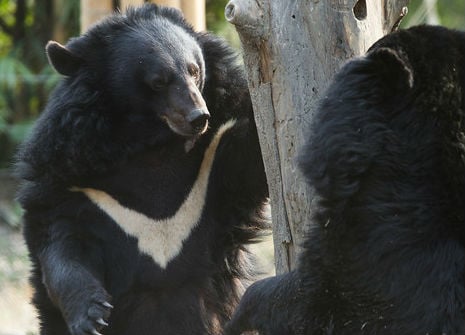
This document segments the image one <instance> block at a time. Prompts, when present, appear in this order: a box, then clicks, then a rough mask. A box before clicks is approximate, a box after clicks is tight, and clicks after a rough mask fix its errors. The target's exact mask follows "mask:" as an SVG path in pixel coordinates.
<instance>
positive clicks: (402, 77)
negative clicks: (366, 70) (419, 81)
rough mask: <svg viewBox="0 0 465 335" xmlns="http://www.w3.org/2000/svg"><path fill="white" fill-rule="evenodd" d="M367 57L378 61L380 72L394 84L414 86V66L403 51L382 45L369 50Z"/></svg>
mask: <svg viewBox="0 0 465 335" xmlns="http://www.w3.org/2000/svg"><path fill="white" fill-rule="evenodd" d="M367 57H368V58H369V59H372V60H374V61H375V62H377V63H378V70H379V72H381V73H383V74H384V75H385V79H387V80H388V81H389V82H391V83H392V84H395V85H396V86H398V85H401V86H407V87H408V88H412V87H413V82H414V75H413V68H412V66H411V65H410V62H409V60H408V58H407V55H406V54H405V53H403V52H402V51H399V50H394V49H392V48H387V47H380V48H377V49H374V50H372V51H369V52H368V54H367Z"/></svg>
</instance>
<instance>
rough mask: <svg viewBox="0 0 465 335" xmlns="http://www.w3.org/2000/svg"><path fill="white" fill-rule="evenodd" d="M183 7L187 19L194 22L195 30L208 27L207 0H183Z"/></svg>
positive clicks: (191, 22)
mask: <svg viewBox="0 0 465 335" xmlns="http://www.w3.org/2000/svg"><path fill="white" fill-rule="evenodd" d="M181 8H182V11H183V13H184V16H185V17H186V20H187V21H188V22H189V23H190V24H192V26H193V27H194V29H195V30H197V31H203V30H205V29H206V20H205V0H183V1H182V3H181Z"/></svg>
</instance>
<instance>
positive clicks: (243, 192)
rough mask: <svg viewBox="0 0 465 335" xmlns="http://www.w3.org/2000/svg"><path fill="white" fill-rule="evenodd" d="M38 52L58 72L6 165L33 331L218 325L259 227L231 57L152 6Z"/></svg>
mask: <svg viewBox="0 0 465 335" xmlns="http://www.w3.org/2000/svg"><path fill="white" fill-rule="evenodd" d="M46 49H47V53H48V57H49V60H50V63H51V64H52V65H53V67H54V68H55V69H56V70H57V71H58V72H59V73H61V74H63V75H65V76H66V77H64V78H63V80H62V81H61V83H60V84H59V85H58V87H57V88H56V89H55V91H54V92H53V93H52V94H51V96H50V99H49V102H48V104H47V106H46V108H45V111H44V112H43V113H42V115H41V117H40V118H39V120H38V121H37V123H36V125H35V128H34V130H33V131H32V133H31V135H30V137H29V138H28V139H27V140H26V141H25V143H24V145H23V146H22V148H21V149H20V151H19V153H18V162H17V171H18V174H19V175H20V176H21V178H22V179H23V184H22V187H21V189H20V191H19V196H18V199H19V201H20V203H21V204H22V206H23V207H24V209H25V214H24V224H25V226H24V235H25V239H26V243H27V246H28V249H29V253H30V257H31V260H32V263H33V270H32V279H31V282H32V285H33V287H34V289H35V295H34V298H33V302H34V304H35V306H36V308H37V310H38V314H39V318H40V324H41V330H40V333H41V334H43V335H45V334H46V335H58V334H60V335H63V334H72V335H83V334H99V333H100V332H102V333H104V334H106V335H112V334H115V335H116V334H138V335H144V334H163V335H168V334H173V335H174V334H176V335H179V334H199V335H200V334H220V333H222V327H223V325H224V323H225V322H226V321H227V320H229V319H230V316H231V314H232V311H233V310H234V307H235V306H236V305H237V303H238V301H239V299H240V295H241V294H242V293H243V290H244V287H243V285H244V284H247V281H248V280H250V279H251V278H252V277H251V275H253V273H252V271H251V270H252V266H251V265H253V263H250V261H251V257H248V256H247V253H246V250H245V249H244V246H245V244H247V243H251V242H254V241H255V240H256V239H257V238H258V237H259V235H260V234H261V231H262V230H261V229H262V228H263V227H264V226H265V225H266V220H265V219H266V218H265V217H264V215H262V205H263V204H264V203H265V201H266V197H267V184H266V178H265V174H264V167H263V163H262V159H261V152H260V147H259V143H258V137H257V131H256V127H255V123H254V120H253V113H252V107H251V100H250V96H249V92H248V89H247V82H246V80H245V77H244V73H243V71H242V68H241V66H240V65H239V64H238V62H237V59H236V58H237V57H236V55H235V53H234V52H233V51H232V49H231V48H229V47H228V46H226V45H225V43H224V42H223V41H222V40H220V39H218V38H216V37H214V36H212V35H211V34H209V33H198V32H194V31H193V29H192V28H191V27H190V26H189V25H188V24H187V23H186V22H185V21H184V19H183V18H182V15H181V14H180V12H178V11H177V10H174V9H169V8H164V7H157V6H156V5H149V4H146V5H144V6H142V7H140V8H132V9H129V10H128V11H127V13H126V14H125V15H123V14H114V15H112V16H110V17H108V18H107V19H104V20H103V21H102V22H101V23H99V24H97V25H95V26H94V27H93V28H91V29H90V30H89V31H88V32H87V33H85V34H84V35H82V36H81V37H78V38H75V39H72V40H70V41H69V42H68V43H67V45H66V46H62V45H60V44H58V43H56V42H50V43H49V44H48V45H47V48H46Z"/></svg>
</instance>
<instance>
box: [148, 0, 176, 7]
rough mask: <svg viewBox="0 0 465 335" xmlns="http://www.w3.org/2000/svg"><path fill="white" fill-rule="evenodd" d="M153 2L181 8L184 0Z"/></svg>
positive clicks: (155, 0)
mask: <svg viewBox="0 0 465 335" xmlns="http://www.w3.org/2000/svg"><path fill="white" fill-rule="evenodd" d="M153 2H154V3H156V4H157V5H161V6H168V7H174V8H177V9H181V2H182V0H154V1H153Z"/></svg>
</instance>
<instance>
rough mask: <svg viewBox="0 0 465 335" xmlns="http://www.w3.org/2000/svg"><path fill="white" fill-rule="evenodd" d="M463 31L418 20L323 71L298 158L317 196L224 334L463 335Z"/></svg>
mask: <svg viewBox="0 0 465 335" xmlns="http://www.w3.org/2000/svg"><path fill="white" fill-rule="evenodd" d="M464 111H465V33H463V32H458V31H452V30H448V29H445V28H441V27H430V26H419V27H414V28H411V29H408V30H404V31H398V32H396V33H393V34H391V35H388V36H386V37H384V38H382V39H381V40H379V41H378V42H376V43H375V44H374V45H373V46H372V47H371V48H370V50H369V51H368V52H367V54H366V55H365V56H364V57H360V58H356V59H354V60H352V61H350V62H348V63H347V64H346V65H345V66H344V67H343V68H342V69H341V70H340V72H339V73H338V74H337V75H336V77H335V78H334V81H333V82H332V84H331V85H330V87H329V89H328V91H327V93H326V95H325V96H324V98H323V99H322V101H321V104H320V107H319V110H318V111H317V114H316V117H315V120H314V121H313V128H312V132H311V133H310V134H311V135H310V136H309V138H308V142H307V143H308V144H307V145H306V147H304V149H303V151H302V153H301V157H300V167H301V170H302V171H303V173H304V175H305V177H306V178H307V180H308V182H309V183H310V184H311V185H312V186H313V187H314V188H315V191H316V194H317V195H318V199H319V206H318V209H317V210H316V213H314V215H315V216H314V220H313V223H312V226H311V229H310V232H309V236H308V237H307V238H306V241H305V244H304V247H305V248H304V252H303V253H302V255H301V257H300V259H299V264H298V266H297V268H296V270H294V271H293V272H291V273H289V274H285V275H282V276H278V277H272V278H267V279H264V280H263V281H259V282H257V283H255V284H253V285H252V286H251V287H249V288H248V290H247V291H246V293H245V294H244V297H243V299H242V301H241V303H240V305H239V307H238V309H237V311H236V312H235V314H234V316H233V319H232V321H231V322H230V323H229V324H228V326H227V327H226V328H227V331H226V332H225V333H226V334H228V335H233V334H240V333H241V332H242V331H244V330H250V329H256V330H259V332H260V334H262V335H277V334H280V335H284V334H286V335H291V334H307V335H323V334H326V335H329V334H331V335H355V334H367V335H375V334H376V335H394V334H395V335H426V334H429V335H463V334H465V112H464Z"/></svg>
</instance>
